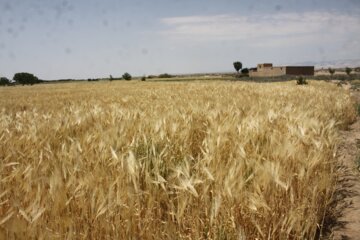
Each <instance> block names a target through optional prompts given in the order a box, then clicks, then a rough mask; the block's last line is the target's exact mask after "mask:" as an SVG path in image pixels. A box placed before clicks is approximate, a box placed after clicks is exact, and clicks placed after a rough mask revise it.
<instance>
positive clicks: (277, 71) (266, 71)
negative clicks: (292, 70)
mask: <svg viewBox="0 0 360 240" xmlns="http://www.w3.org/2000/svg"><path fill="white" fill-rule="evenodd" d="M249 74H250V77H276V76H282V75H285V74H286V68H285V67H269V68H260V69H259V68H258V70H257V72H250V73H249Z"/></svg>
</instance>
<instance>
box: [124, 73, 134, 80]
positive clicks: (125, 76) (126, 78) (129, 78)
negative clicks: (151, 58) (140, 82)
mask: <svg viewBox="0 0 360 240" xmlns="http://www.w3.org/2000/svg"><path fill="white" fill-rule="evenodd" d="M122 77H123V79H125V80H128V81H129V80H131V78H132V77H131V75H130V74H129V73H127V72H126V73H124V74H123V75H122Z"/></svg>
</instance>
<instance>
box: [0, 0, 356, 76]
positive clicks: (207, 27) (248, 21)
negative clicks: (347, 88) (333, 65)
mask: <svg viewBox="0 0 360 240" xmlns="http://www.w3.org/2000/svg"><path fill="white" fill-rule="evenodd" d="M359 56H360V1H359V0H342V1H339V0H312V1H310V0H302V1H296V0H277V1H270V0H258V1H251V0H244V1H241V0H237V1H236V0H223V1H220V0H217V1H216V0H154V1H150V0H147V1H146V0H137V1H136V0H133V1H130V0H122V1H120V0H118V1H116V0H72V1H70V0H0V76H6V77H9V78H12V76H13V75H14V73H16V72H24V71H25V72H31V73H34V74H35V75H37V76H38V77H39V78H41V79H64V78H92V77H108V76H109V75H110V74H111V75H113V76H120V75H122V74H123V73H124V72H129V73H131V74H132V75H148V74H158V73H163V72H168V73H192V72H217V71H233V67H232V62H233V61H235V60H240V61H242V62H243V65H244V67H252V66H254V65H255V64H256V63H258V62H273V63H275V64H293V63H297V62H305V61H324V60H339V59H358V58H360V57H359Z"/></svg>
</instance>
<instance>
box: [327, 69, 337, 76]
mask: <svg viewBox="0 0 360 240" xmlns="http://www.w3.org/2000/svg"><path fill="white" fill-rule="evenodd" d="M328 70H329V73H330V74H331V76H332V75H334V73H335V69H333V68H329V69H328Z"/></svg>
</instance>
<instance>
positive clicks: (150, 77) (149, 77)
mask: <svg viewBox="0 0 360 240" xmlns="http://www.w3.org/2000/svg"><path fill="white" fill-rule="evenodd" d="M152 78H157V76H155V75H149V76H148V79H152Z"/></svg>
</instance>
